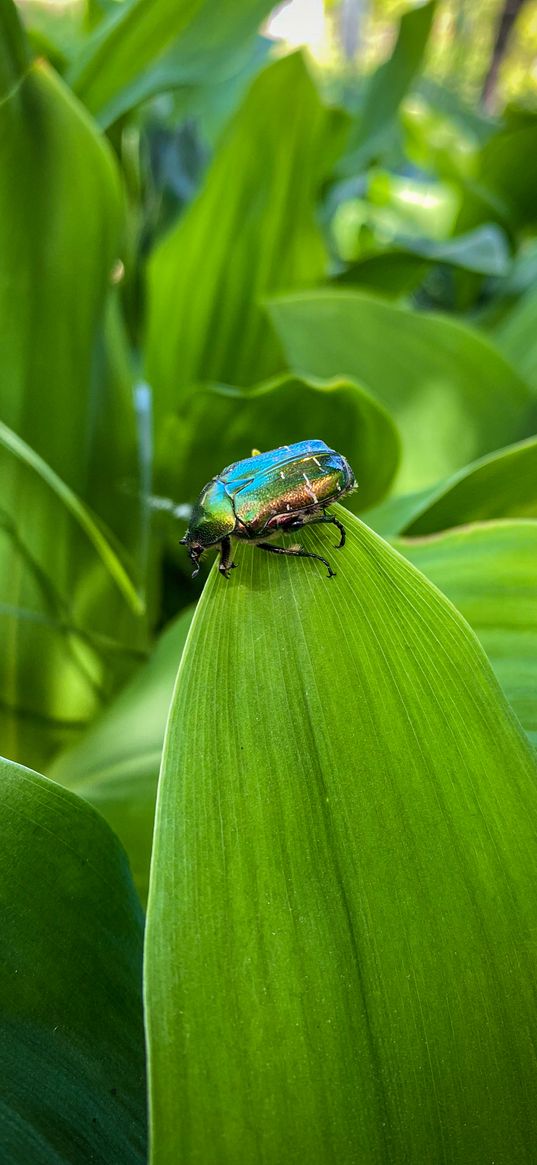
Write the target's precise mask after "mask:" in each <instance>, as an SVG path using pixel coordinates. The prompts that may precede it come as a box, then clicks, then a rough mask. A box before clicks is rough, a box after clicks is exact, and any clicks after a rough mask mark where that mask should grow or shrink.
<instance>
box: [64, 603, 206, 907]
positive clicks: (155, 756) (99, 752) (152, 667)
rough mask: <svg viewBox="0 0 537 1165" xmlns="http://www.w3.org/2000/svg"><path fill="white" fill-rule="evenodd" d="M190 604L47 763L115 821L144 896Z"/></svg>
mask: <svg viewBox="0 0 537 1165" xmlns="http://www.w3.org/2000/svg"><path fill="white" fill-rule="evenodd" d="M192 612H193V607H188V608H187V610H185V611H182V612H181V614H180V615H179V617H178V618H177V619H176V620H174V622H173V623H172V624H171V625H170V627H168V628H167V629H166V631H164V632H163V634H162V635H161V637H160V639H159V641H158V643H157V646H156V648H155V650H154V652H153V654H152V655H151V657H150V658H149V659H148V661H147V663H145V664H144V665H143V666H142V667H141V668H140V669H139V671H138V672H137V673H136V674H135V676H134V678H133V679H132V680H131V681H130V683H129V684H127V686H126V687H125V688H124V689H123V691H122V692H120V694H119V696H117V697H116V699H115V700H114V701H113V702H112V703H111V704H109V705H108V707H107V708H106V710H105V711H104V712H103V714H102V716H100V717H99V718H98V719H97V720H95V722H94V723H93V724H92V725H91V726H90V728H89V729H88V731H87V732H86V733H85V735H84V736H83V737H82V738H81V740H80V741H79V742H78V743H77V744H76V745H75V746H74V748H72V749H69V751H68V752H65V753H63V754H62V755H61V756H59V757H57V758H56V759H55V761H54V763H53V765H52V766H51V768H50V770H49V775H50V776H51V777H53V778H54V780H55V781H59V782H60V784H62V785H66V786H67V787H68V788H70V789H74V790H75V792H76V793H78V795H79V796H81V797H85V798H86V800H87V801H90V802H91V804H92V805H93V806H94V807H95V808H96V809H98V810H99V812H100V813H101V814H102V816H103V817H104V818H105V820H106V821H108V823H109V825H111V826H112V829H113V830H114V831H115V833H116V834H117V836H118V837H119V839H120V841H121V842H122V843H123V845H124V846H125V849H126V851H127V854H128V856H129V861H130V864H131V869H132V873H133V877H134V882H135V885H136V888H137V890H138V893H139V895H140V898H141V900H142V902H144V903H145V901H146V898H147V888H148V881H149V862H150V858H151V843H152V836H153V818H154V812H155V797H156V791H157V780H158V773H159V768H160V759H161V754H162V742H163V740H164V730H165V728H166V720H167V717H168V709H169V706H170V700H171V697H172V692H173V686H174V683H175V677H176V675H177V668H178V666H179V661H180V659H181V652H182V650H183V646H184V642H185V639H186V636H187V633H188V629H189V627H190V623H191V620H192Z"/></svg>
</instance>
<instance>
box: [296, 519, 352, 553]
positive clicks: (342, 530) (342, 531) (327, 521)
mask: <svg viewBox="0 0 537 1165" xmlns="http://www.w3.org/2000/svg"><path fill="white" fill-rule="evenodd" d="M322 523H324V524H326V525H327V526H337V528H338V530H339V532H340V534H341V538H340V540H339V542H338V543H337V546H336V550H341V547H342V546H344V545H345V527H344V525H343V524H342V523H341V522H339V521H338V519H337V518H334V517H333V516H332V514H327V513H324V514H322V515H319V517H318V518H312V520H311V522H307V523H306V522H304V520H303V518H298V519H297V521H296V522H290V523H289V525H288V526H286V527H285V529H286V531H288V530H303V529H304V526H305V525H308V526H320V525H321V524H322Z"/></svg>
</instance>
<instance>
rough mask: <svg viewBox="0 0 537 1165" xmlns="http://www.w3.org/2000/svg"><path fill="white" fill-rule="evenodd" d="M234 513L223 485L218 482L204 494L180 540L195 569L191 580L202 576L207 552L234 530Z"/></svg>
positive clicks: (204, 491)
mask: <svg viewBox="0 0 537 1165" xmlns="http://www.w3.org/2000/svg"><path fill="white" fill-rule="evenodd" d="M235 521H236V519H235V513H234V510H233V503H232V501H231V498H230V497H229V495H228V494H227V493H226V489H225V486H224V484H223V482H221V481H219V480H218V479H215V480H213V481H210V482H209V483H208V485H206V486H205V488H204V489H203V490H202V491H201V494H200V496H199V498H198V500H197V502H196V504H195V505H194V506H193V507H192V515H191V518H190V524H189V527H188V530H187V532H186V534H185V536H184V538H182V539H181V544H182V545H183V546H186V548H187V550H188V553H189V555H190V560H191V562H192V565H193V567H194V573H193V575H192V578H195V577H196V575H197V574H199V569H200V568H199V562H200V558H201V556H202V554H203V551H204V550H208V549H209V547H210V546H217V545H218V543H219V542H221V541H222V539H223V538H225V537H226V536H227V535H229V534H232V533H233V530H234V528H235Z"/></svg>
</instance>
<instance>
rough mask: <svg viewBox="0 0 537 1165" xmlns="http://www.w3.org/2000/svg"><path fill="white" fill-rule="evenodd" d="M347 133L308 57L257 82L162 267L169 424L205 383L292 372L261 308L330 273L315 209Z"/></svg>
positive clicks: (149, 364)
mask: <svg viewBox="0 0 537 1165" xmlns="http://www.w3.org/2000/svg"><path fill="white" fill-rule="evenodd" d="M290 105H291V107H292V113H293V115H292V117H290V116H289V107H290ZM340 124H341V123H340V119H339V117H337V116H336V115H335V114H333V113H329V112H328V111H327V110H326V109H325V108H324V107H323V106H322V104H321V102H320V100H319V97H318V94H317V92H316V90H315V87H314V85H313V82H312V80H311V78H310V76H309V74H308V72H307V70H306V67H305V65H304V63H303V61H302V58H301V57H300V56H299V55H297V54H295V55H292V56H289V57H285V58H284V59H282V60H280V61H277V62H275V63H274V64H272V65H270V66H269V67H268V68H267V69H265V70H264V72H263V73H261V75H260V76H259V77H258V78H257V80H256V81H255V82H254V84H253V86H252V88H251V89H250V91H249V93H248V95H247V97H246V99H245V101H244V103H243V104H242V106H241V108H240V109H239V111H238V113H237V114H236V116H235V118H234V119H233V121H232V123H231V124H230V126H229V127H228V130H227V131H226V133H225V135H224V137H223V139H222V144H221V146H220V148H219V149H218V151H217V153H216V155H215V158H214V161H213V163H212V165H211V166H210V168H209V170H208V173H207V175H206V180H205V184H204V186H203V188H202V190H201V192H200V194H199V196H198V198H197V199H196V200H195V201H194V203H192V205H191V206H190V207H189V209H188V210H187V211H186V213H185V214H184V215H183V216H182V218H181V219H180V221H179V223H178V224H177V226H176V227H175V228H174V229H173V230H172V231H171V232H170V234H168V235H167V236H166V237H165V238H164V239H163V240H162V242H161V243H160V244H159V245H158V246H157V247H156V249H155V251H154V252H153V254H152V256H151V258H150V262H149V276H148V279H149V285H148V332H147V353H146V372H147V379H148V381H149V383H150V384H151V385H152V387H153V389H154V391H155V407H156V410H157V416H160V415H161V414H162V413H163V412H164V413H166V412H169V411H171V410H172V409H173V407H174V406H175V405H176V404H177V403H178V401H179V398H180V395H181V393H182V392H184V390H185V388H188V387H189V386H191V385H193V384H196V383H198V382H200V381H220V382H225V383H227V384H239V385H246V384H251V383H255V382H256V381H259V380H262V379H264V378H266V377H268V376H271V375H272V374H273V373H275V372H277V371H279V370H280V369H281V368H282V367H283V361H282V358H281V354H280V350H279V345H278V344H277V343H276V341H275V338H274V335H273V333H272V331H271V329H270V328H269V326H268V323H267V320H266V315H265V313H264V312H263V310H262V308H261V306H260V300H261V298H262V297H263V296H264V295H265V294H267V293H268V292H270V291H276V290H279V289H284V288H293V287H297V286H311V285H313V284H315V283H316V282H317V281H318V280H320V279H321V278H322V277H323V275H324V274H325V273H326V270H327V265H328V264H327V256H326V252H325V247H324V244H323V241H322V237H321V233H320V230H319V227H318V225H317V222H316V217H315V198H316V193H317V191H318V188H319V185H320V183H321V180H322V177H323V175H324V174H325V172H326V170H327V167H328V165H329V162H330V159H331V157H332V156H333V153H334V151H335V148H336V145H335V142H336V143H337V141H338V134H337V132H336V131H337V129H338V126H340ZM216 223H218V230H217V231H215V224H216ZM163 336H165V337H166V342H165V343H163Z"/></svg>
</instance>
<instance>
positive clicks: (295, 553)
mask: <svg viewBox="0 0 537 1165" xmlns="http://www.w3.org/2000/svg"><path fill="white" fill-rule="evenodd" d="M256 546H257V548H258V550H268V551H269V553H270V554H286V555H288V556H289V557H290V558H316V559H317V561H318V562H322V563H323V564H324V566H326V569H327V571H328V577H329V578H335V577H336V572H335V570H332V567H331V566H330V563H329V562H327V561H326V558H321V555H320V554H311V553H310V551H309V550H304V549H303V547H302V546H271V544H270V542H256Z"/></svg>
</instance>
